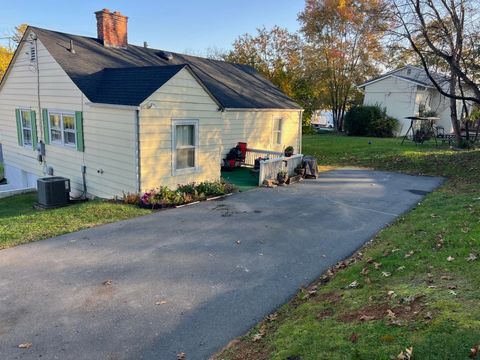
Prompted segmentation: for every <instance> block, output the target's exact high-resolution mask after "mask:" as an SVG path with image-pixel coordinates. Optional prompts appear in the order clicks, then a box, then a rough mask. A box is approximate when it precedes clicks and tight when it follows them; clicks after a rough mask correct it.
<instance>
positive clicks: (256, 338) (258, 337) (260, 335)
mask: <svg viewBox="0 0 480 360" xmlns="http://www.w3.org/2000/svg"><path fill="white" fill-rule="evenodd" d="M265 333H266V331H265V327H264V326H262V327H261V328H260V330H259V331H258V333H256V334H255V335H253V339H252V340H253V341H254V342H257V341H259V340H262V338H263V337H264V336H265Z"/></svg>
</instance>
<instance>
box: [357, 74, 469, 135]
mask: <svg viewBox="0 0 480 360" xmlns="http://www.w3.org/2000/svg"><path fill="white" fill-rule="evenodd" d="M433 76H435V79H436V81H437V83H438V84H439V85H441V86H442V88H443V87H445V89H446V91H448V82H449V80H448V78H447V77H445V76H443V75H441V74H438V73H437V74H433ZM358 87H359V88H361V89H363V90H364V93H365V98H364V101H363V102H364V104H366V105H367V104H368V105H375V104H378V105H380V106H382V107H385V108H386V110H387V114H388V115H390V116H393V117H394V118H396V119H398V120H399V122H400V129H399V134H398V135H404V134H405V132H406V131H407V130H408V127H409V126H410V120H407V119H405V118H406V117H407V116H418V115H419V112H420V110H421V109H425V110H427V111H428V110H432V111H435V113H436V114H437V117H439V118H440V119H439V120H438V122H437V125H440V126H442V127H443V128H444V129H445V132H446V133H451V132H452V131H453V128H452V123H451V120H450V99H449V98H447V97H445V96H443V95H441V94H440V93H439V91H438V90H437V89H436V88H435V86H434V85H433V83H432V82H431V81H430V79H429V78H428V77H427V75H426V73H425V71H424V69H421V68H418V67H415V66H410V65H408V66H405V67H403V68H400V69H397V70H394V71H391V72H388V73H386V74H383V75H382V76H380V77H377V78H375V79H372V80H369V81H367V82H366V83H364V84H361V85H359V86H358ZM461 109H462V102H461V101H458V103H457V111H461ZM458 115H459V116H460V114H458Z"/></svg>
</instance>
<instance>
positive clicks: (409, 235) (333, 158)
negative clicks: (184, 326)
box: [216, 135, 480, 360]
mask: <svg viewBox="0 0 480 360" xmlns="http://www.w3.org/2000/svg"><path fill="white" fill-rule="evenodd" d="M369 141H370V142H371V144H369ZM303 152H304V153H305V154H314V155H316V156H317V157H318V159H319V163H320V164H321V165H331V166H351V165H353V166H366V167H372V168H377V169H387V170H395V171H404V172H408V173H415V174H429V175H441V176H445V177H447V178H448V180H447V182H446V183H445V185H444V186H443V187H441V188H440V189H439V190H437V191H436V192H434V193H432V194H430V195H428V196H427V197H426V198H425V200H424V201H423V202H422V203H420V204H419V205H418V206H417V207H416V208H415V209H413V210H412V211H411V212H410V213H408V214H407V215H405V216H403V217H401V218H399V219H398V220H397V221H396V222H395V223H394V224H392V225H391V226H390V227H388V228H387V229H385V230H383V231H382V232H380V233H379V234H378V236H377V237H376V238H375V239H374V240H373V242H372V243H371V244H369V245H368V246H367V247H365V248H364V249H362V253H363V254H362V256H357V257H355V259H356V260H355V261H354V260H351V261H347V264H346V265H348V266H346V267H345V268H344V266H343V265H340V266H338V268H334V269H333V271H332V273H330V274H328V273H327V274H325V275H324V276H323V277H321V278H319V279H318V281H317V282H315V283H314V284H311V285H310V286H309V287H308V288H306V289H303V290H302V291H299V293H298V294H297V296H296V297H294V298H293V299H292V300H291V301H290V302H289V303H288V304H286V305H284V306H283V307H281V308H280V309H279V310H278V312H277V315H276V317H275V316H273V317H271V318H270V320H269V319H266V320H265V321H264V322H262V323H261V324H259V325H258V326H256V327H255V328H254V329H252V330H251V331H250V332H249V333H248V334H246V335H245V336H243V337H242V338H240V339H237V341H235V342H233V345H231V346H230V347H229V348H228V349H226V350H224V351H223V352H221V353H219V354H218V355H217V357H216V358H217V359H256V360H257V359H258V360H261V359H279V360H280V359H282V360H285V359H291V360H293V359H302V360H306V359H396V358H397V355H399V353H400V352H401V351H405V349H406V348H407V347H413V359H467V358H468V356H469V354H470V349H471V348H472V347H474V346H476V345H477V344H479V343H480V306H479V304H480V276H479V274H480V259H475V257H476V256H477V255H480V188H479V185H480V151H479V150H473V151H453V150H450V149H448V147H434V146H432V144H425V145H422V146H415V145H413V144H408V145H405V146H400V140H399V139H368V138H354V137H343V136H336V135H311V136H305V138H304V151H303ZM470 254H473V255H472V256H471V255H470ZM479 257H480V256H479ZM468 259H469V260H468ZM474 259H475V260H474ZM354 282H356V286H352V287H349V284H352V283H354ZM354 285H355V283H354Z"/></svg>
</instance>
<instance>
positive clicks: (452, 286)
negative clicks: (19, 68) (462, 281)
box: [447, 285, 457, 290]
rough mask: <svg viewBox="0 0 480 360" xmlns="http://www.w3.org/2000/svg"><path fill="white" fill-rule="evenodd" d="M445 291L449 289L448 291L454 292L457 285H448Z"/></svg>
mask: <svg viewBox="0 0 480 360" xmlns="http://www.w3.org/2000/svg"><path fill="white" fill-rule="evenodd" d="M447 289H449V290H456V289H457V285H448V287H447Z"/></svg>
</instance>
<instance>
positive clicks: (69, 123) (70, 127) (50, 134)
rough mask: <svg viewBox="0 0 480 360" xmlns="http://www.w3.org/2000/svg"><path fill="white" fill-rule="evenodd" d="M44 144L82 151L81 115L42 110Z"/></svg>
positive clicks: (83, 146) (78, 112)
mask: <svg viewBox="0 0 480 360" xmlns="http://www.w3.org/2000/svg"><path fill="white" fill-rule="evenodd" d="M42 117H43V127H44V130H45V131H44V132H45V143H46V144H58V145H63V146H65V147H73V148H76V149H77V150H78V151H84V149H85V145H84V138H83V114H82V112H81V111H75V112H73V111H72V112H68V111H57V110H51V111H49V110H47V109H44V110H43V112H42Z"/></svg>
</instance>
